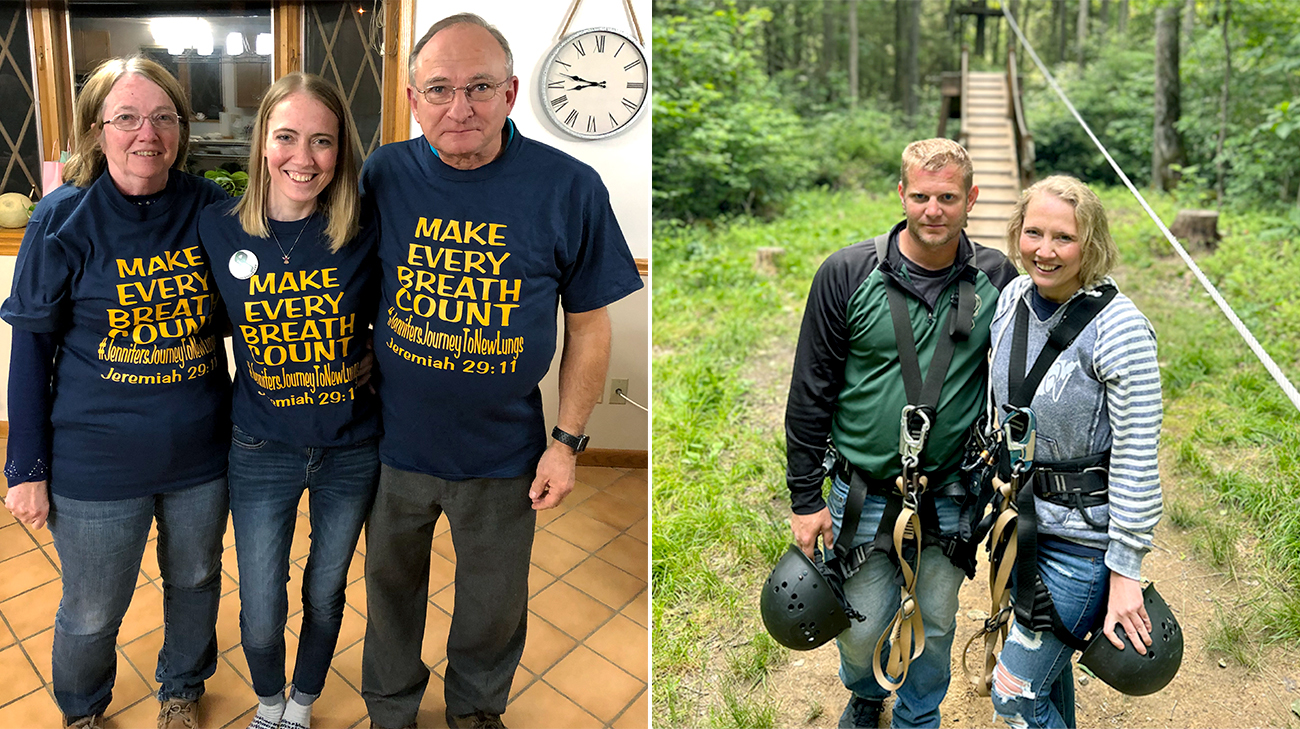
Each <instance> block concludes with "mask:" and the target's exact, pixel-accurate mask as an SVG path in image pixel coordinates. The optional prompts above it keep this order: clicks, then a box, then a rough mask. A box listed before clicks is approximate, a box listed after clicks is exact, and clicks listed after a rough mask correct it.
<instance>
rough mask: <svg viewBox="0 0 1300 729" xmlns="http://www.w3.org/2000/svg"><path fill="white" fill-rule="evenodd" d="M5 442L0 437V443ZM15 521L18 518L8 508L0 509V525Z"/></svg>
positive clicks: (6, 441)
mask: <svg viewBox="0 0 1300 729" xmlns="http://www.w3.org/2000/svg"><path fill="white" fill-rule="evenodd" d="M6 443H8V440H6V439H4V438H0V445H3V444H6ZM17 523H18V520H17V519H15V518H14V515H13V513H11V512H10V511H9V510H8V509H0V526H9V525H10V524H17Z"/></svg>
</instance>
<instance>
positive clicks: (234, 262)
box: [228, 249, 257, 281]
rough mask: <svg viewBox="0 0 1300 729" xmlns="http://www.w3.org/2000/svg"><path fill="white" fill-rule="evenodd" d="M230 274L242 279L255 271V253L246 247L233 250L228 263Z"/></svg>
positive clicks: (250, 275)
mask: <svg viewBox="0 0 1300 729" xmlns="http://www.w3.org/2000/svg"><path fill="white" fill-rule="evenodd" d="M228 268H229V269H230V275H231V276H234V277H235V278H237V279H239V280H240V281H243V280H245V279H248V278H250V277H252V275H253V274H255V273H257V254H255V253H253V252H252V251H250V250H247V249H241V250H238V251H235V254H234V255H233V256H231V257H230V263H229V264H228Z"/></svg>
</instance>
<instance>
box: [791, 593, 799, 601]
mask: <svg viewBox="0 0 1300 729" xmlns="http://www.w3.org/2000/svg"><path fill="white" fill-rule="evenodd" d="M790 599H791V600H798V599H799V593H797V592H792V593H790Z"/></svg>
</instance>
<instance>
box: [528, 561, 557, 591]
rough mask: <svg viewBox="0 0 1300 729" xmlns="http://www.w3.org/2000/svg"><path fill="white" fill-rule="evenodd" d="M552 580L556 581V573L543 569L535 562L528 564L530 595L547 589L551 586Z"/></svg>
mask: <svg viewBox="0 0 1300 729" xmlns="http://www.w3.org/2000/svg"><path fill="white" fill-rule="evenodd" d="M552 582H555V575H553V574H551V573H550V572H547V571H546V570H544V569H542V568H541V567H538V566H537V565H535V564H530V565H528V595H529V597H531V596H533V595H536V594H537V593H539V592H541V591H542V590H544V589H546V588H547V587H549V586H550V584H551V583H552Z"/></svg>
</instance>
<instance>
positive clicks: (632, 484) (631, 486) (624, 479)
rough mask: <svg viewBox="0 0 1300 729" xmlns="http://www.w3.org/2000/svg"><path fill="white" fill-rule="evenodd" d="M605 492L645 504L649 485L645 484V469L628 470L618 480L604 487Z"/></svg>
mask: <svg viewBox="0 0 1300 729" xmlns="http://www.w3.org/2000/svg"><path fill="white" fill-rule="evenodd" d="M604 491H605V493H606V494H609V495H610V496H617V497H618V498H620V499H626V500H627V501H631V502H633V503H639V504H642V505H645V503H646V502H647V501H649V494H648V493H647V492H648V491H649V487H648V486H647V485H646V480H645V469H640V468H639V469H636V470H635V471H628V472H627V473H626V474H624V475H623V476H621V477H620V478H619V479H618V480H616V481H614V483H611V484H610V485H608V486H606V487H605V488H604Z"/></svg>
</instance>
